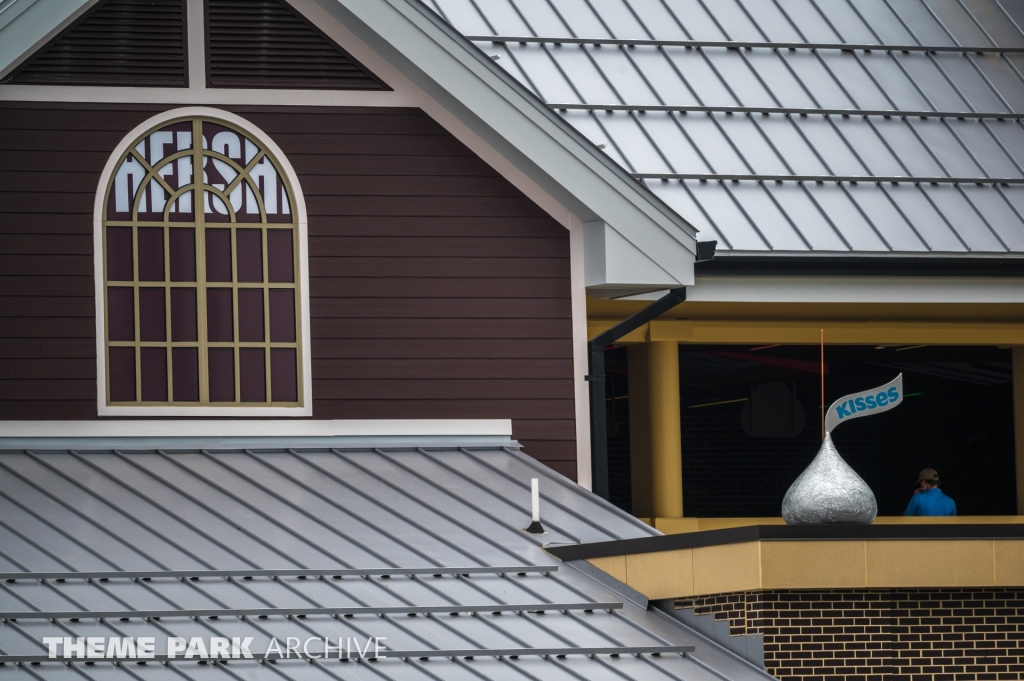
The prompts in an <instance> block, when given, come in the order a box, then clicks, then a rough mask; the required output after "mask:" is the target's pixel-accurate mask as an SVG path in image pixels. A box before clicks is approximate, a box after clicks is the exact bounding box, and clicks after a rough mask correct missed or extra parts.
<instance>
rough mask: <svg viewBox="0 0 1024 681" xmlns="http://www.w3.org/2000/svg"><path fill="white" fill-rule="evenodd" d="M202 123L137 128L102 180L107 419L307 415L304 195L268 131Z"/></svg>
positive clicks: (218, 119)
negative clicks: (244, 411) (254, 413)
mask: <svg viewBox="0 0 1024 681" xmlns="http://www.w3.org/2000/svg"><path fill="white" fill-rule="evenodd" d="M197 111H200V110H179V111H177V112H170V113H168V114H164V115H162V116H160V117H159V119H158V120H157V119H154V120H151V121H149V122H148V123H147V124H145V126H144V128H143V129H142V130H139V129H137V130H136V131H135V132H133V133H132V134H131V135H130V136H129V137H128V138H126V140H125V141H124V142H123V143H122V145H121V148H119V149H118V150H117V151H115V153H114V155H113V156H112V157H111V159H110V161H109V162H108V164H107V171H106V173H105V174H104V180H105V181H104V182H101V186H100V195H101V196H102V199H100V197H98V200H97V223H98V224H97V238H96V245H97V250H98V257H97V274H98V277H97V279H98V282H97V284H98V285H97V289H98V291H97V293H98V305H97V311H98V315H99V317H100V318H101V319H98V320H97V335H98V337H99V338H100V339H101V341H102V344H99V343H98V348H97V349H98V351H99V353H100V358H99V362H98V365H99V370H100V375H99V384H100V391H99V393H100V394H99V401H100V413H101V414H137V413H150V414H167V413H177V414H180V413H183V410H191V411H188V412H186V413H203V412H205V413H207V414H211V415H214V414H228V413H230V414H237V413H239V410H241V409H258V410H259V411H258V412H257V413H259V414H260V415H296V416H298V415H307V414H309V413H310V411H311V410H310V409H309V407H310V405H309V399H310V395H309V357H308V354H309V351H308V343H307V342H305V337H306V335H307V332H306V327H307V326H308V312H307V310H308V303H307V298H306V296H305V286H306V275H305V271H304V270H305V250H306V248H305V215H304V210H303V204H302V199H301V194H299V192H298V186H297V183H296V182H295V179H294V175H293V174H292V173H291V169H290V167H289V166H288V165H287V162H286V160H285V159H284V158H283V155H282V154H280V153H279V152H278V151H277V150H276V147H275V146H274V145H273V143H272V142H271V141H270V140H269V139H267V138H266V136H265V135H263V134H262V132H260V131H258V130H256V129H254V128H253V127H252V126H251V125H249V124H248V123H246V122H245V121H243V120H241V119H240V118H238V117H236V116H234V115H232V114H227V113H225V112H219V111H212V110H201V111H203V113H201V114H199V113H197ZM175 114H177V115H175ZM140 127H142V126H140ZM196 168H200V169H201V172H195V169H196ZM200 179H201V180H202V181H201V183H200V182H199V180H200ZM100 282H101V284H100ZM197 410H198V411H197Z"/></svg>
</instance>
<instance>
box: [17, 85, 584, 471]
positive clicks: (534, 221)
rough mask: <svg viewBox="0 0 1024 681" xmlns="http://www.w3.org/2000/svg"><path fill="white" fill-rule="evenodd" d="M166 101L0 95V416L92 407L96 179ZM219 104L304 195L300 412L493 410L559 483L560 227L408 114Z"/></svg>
mask: <svg viewBox="0 0 1024 681" xmlns="http://www.w3.org/2000/svg"><path fill="white" fill-rule="evenodd" d="M168 108H173V107H155V106H99V105H61V104H27V103H25V104H22V103H5V104H0V419H90V418H97V416H96V397H95V395H96V378H95V374H96V369H95V366H96V364H95V361H96V360H95V335H94V334H95V331H94V328H95V327H94V317H93V315H94V314H95V304H94V300H93V291H94V288H93V287H94V283H93V257H92V229H93V227H92V209H93V200H94V197H95V191H96V187H97V184H98V182H99V175H100V172H101V171H102V169H103V165H104V164H105V163H106V161H107V158H108V156H109V155H110V153H111V151H112V150H113V148H114V146H115V145H116V144H117V143H118V142H119V141H120V140H121V138H122V137H123V136H124V135H125V134H127V133H128V132H129V131H130V130H131V129H132V128H134V127H135V126H136V125H138V124H140V123H142V122H143V121H145V120H146V119H147V118H149V117H150V116H152V115H153V114H155V113H156V112H158V111H161V110H164V109H168ZM223 108H225V109H227V110H230V111H233V112H235V113H237V114H239V115H241V116H243V117H245V118H247V119H248V120H250V121H252V122H253V123H254V124H255V125H257V126H259V127H260V128H262V129H263V130H264V131H265V132H267V133H268V134H269V135H270V136H271V137H272V138H273V139H274V141H275V142H277V144H278V145H280V147H281V148H282V150H283V151H284V153H285V154H286V155H287V157H288V159H289V160H290V161H291V163H292V165H293V166H294V168H295V170H296V172H297V173H298V177H299V182H300V183H301V186H302V189H303V192H304V194H305V197H306V205H307V211H308V215H309V250H310V259H309V271H310V310H311V317H312V320H311V322H312V324H311V325H312V329H311V333H312V350H313V352H312V366H313V416H314V418H318V419H397V418H406V419H409V418H424V419H434V418H511V419H513V435H514V436H515V437H516V438H517V439H519V440H520V441H521V442H522V443H523V444H524V445H525V447H526V451H527V452H529V453H530V454H532V455H533V456H535V457H537V458H539V459H541V460H542V461H544V462H545V463H548V464H549V465H551V466H552V467H553V468H555V469H556V470H558V471H560V472H562V473H564V474H566V475H568V476H570V477H573V478H575V474H576V463H575V459H576V453H575V447H576V445H575V422H574V409H573V385H572V323H571V304H570V287H569V238H568V232H567V231H566V230H565V229H564V228H563V227H561V226H560V225H559V224H557V223H556V222H555V221H554V220H552V219H551V218H550V217H549V216H547V215H546V214H545V213H544V212H542V211H541V210H540V209H539V208H538V207H537V206H536V205H535V204H534V203H532V202H531V201H530V200H529V199H527V198H526V197H525V196H524V195H523V194H522V193H520V192H519V191H518V190H517V189H516V188H515V187H513V186H512V185H511V184H509V183H508V182H507V181H506V180H504V179H503V178H502V177H501V176H499V175H498V174H497V173H496V172H495V171H494V170H492V169H491V168H490V167H489V166H488V165H487V164H486V163H484V162H483V161H482V160H481V159H479V158H478V157H476V156H475V155H474V154H473V153H472V152H470V151H469V150H468V149H467V148H466V147H465V146H463V145H462V144H461V143H460V142H459V141H458V140H456V139H455V138H454V137H452V136H451V135H450V134H448V133H447V132H446V131H445V130H444V129H443V128H441V127H440V126H439V125H438V124H437V123H435V122H434V121H433V120H432V119H430V118H429V117H428V116H427V115H426V114H424V113H423V112H421V111H419V110H415V109H357V108H351V109H335V108H286V107H223Z"/></svg>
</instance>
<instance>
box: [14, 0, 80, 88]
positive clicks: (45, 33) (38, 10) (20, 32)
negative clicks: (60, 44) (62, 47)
mask: <svg viewBox="0 0 1024 681" xmlns="http://www.w3.org/2000/svg"><path fill="white" fill-rule="evenodd" d="M96 2H97V0H15V2H13V3H12V4H10V5H8V6H7V7H6V8H4V10H3V11H2V12H0V78H3V77H4V76H6V75H7V74H8V73H10V72H11V71H13V70H14V69H16V68H17V67H18V65H19V64H21V62H23V61H24V60H25V59H26V58H27V57H29V56H31V55H32V54H34V53H35V51H36V50H38V49H39V48H40V47H42V46H43V45H45V44H46V42H47V41H49V40H50V39H51V38H53V36H55V35H57V33H59V32H60V31H62V30H64V28H65V27H66V26H68V25H69V24H70V23H71V22H73V21H74V20H76V19H77V18H78V17H80V16H82V13H83V12H85V11H86V10H88V9H89V8H90V7H92V6H93V5H95V4H96Z"/></svg>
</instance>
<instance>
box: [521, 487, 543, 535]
mask: <svg viewBox="0 0 1024 681" xmlns="http://www.w3.org/2000/svg"><path fill="white" fill-rule="evenodd" d="M530 505H531V507H532V509H533V522H532V523H530V526H529V527H527V528H526V529H525V532H528V533H529V534H547V531H546V530H545V529H544V526H543V525H541V524H540V480H538V479H537V478H530Z"/></svg>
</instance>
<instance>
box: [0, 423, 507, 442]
mask: <svg viewBox="0 0 1024 681" xmlns="http://www.w3.org/2000/svg"><path fill="white" fill-rule="evenodd" d="M492 435H497V436H504V437H511V436H512V421H511V419H363V420H314V419H300V420H291V419H286V420H281V419H246V420H213V419H208V420H202V419H199V420H185V419H173V420H143V419H119V420H96V421H0V438H36V437H55V438H56V437H62V438H66V437H75V438H82V437H103V438H109V437H183V436H188V437H193V438H195V437H214V438H223V437H277V438H280V437H376V436H391V437H415V436H424V437H433V436H492Z"/></svg>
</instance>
